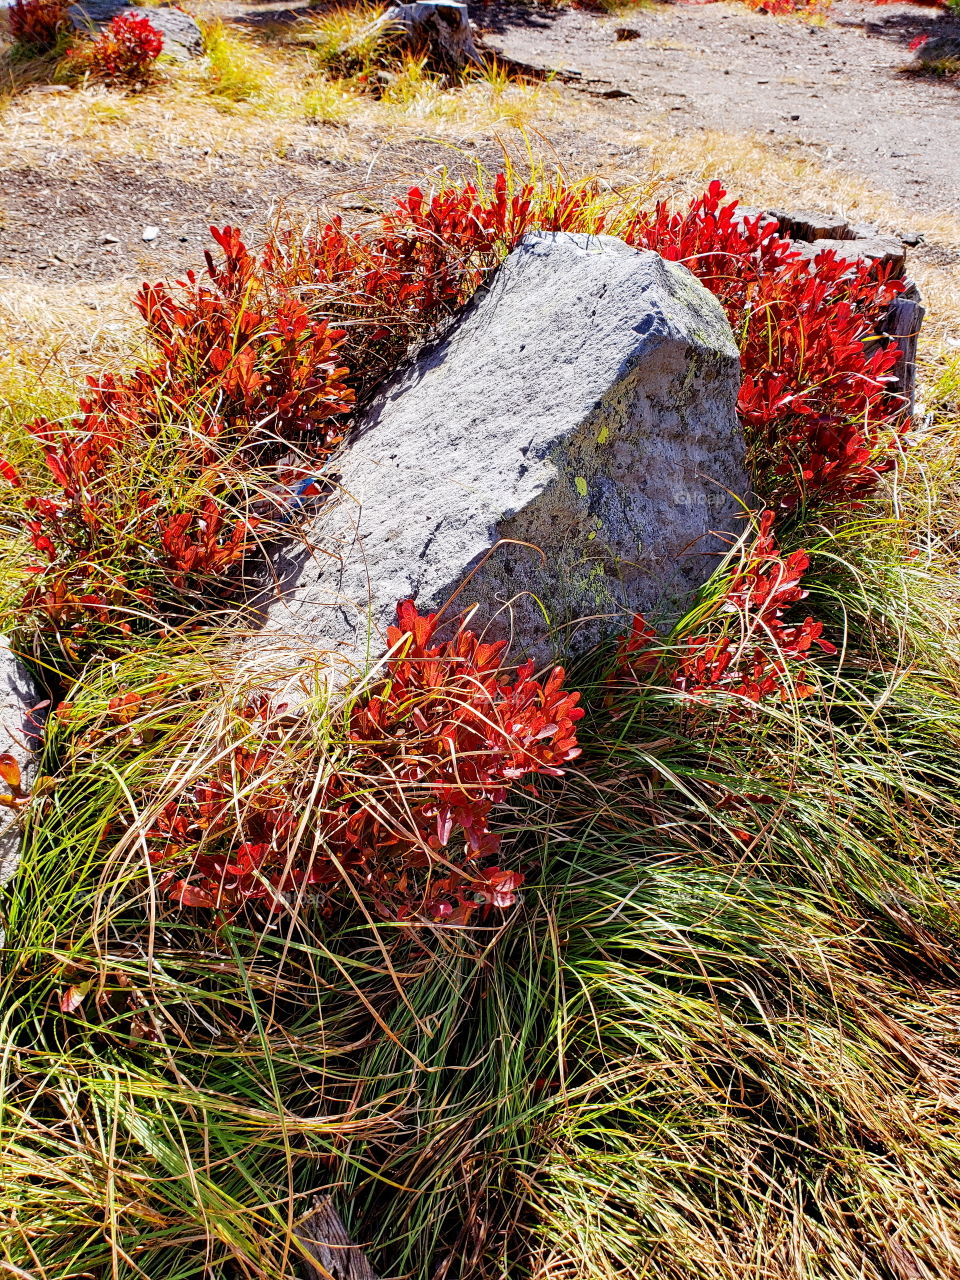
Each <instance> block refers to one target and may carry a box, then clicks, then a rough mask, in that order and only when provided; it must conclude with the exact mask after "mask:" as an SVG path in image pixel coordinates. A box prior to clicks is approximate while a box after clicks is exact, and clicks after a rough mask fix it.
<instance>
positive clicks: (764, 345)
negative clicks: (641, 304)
mask: <svg viewBox="0 0 960 1280" xmlns="http://www.w3.org/2000/svg"><path fill="white" fill-rule="evenodd" d="M624 238H625V239H627V240H628V241H629V242H630V243H631V244H635V245H637V246H638V247H643V248H648V249H655V250H656V252H657V253H659V254H661V255H662V256H663V257H665V258H669V259H672V260H674V261H678V262H682V263H683V264H684V265H685V266H687V267H689V269H690V270H691V271H692V272H693V273H694V275H696V276H698V277H699V278H700V279H701V280H702V281H703V283H704V284H705V285H706V286H707V288H708V289H710V290H711V292H713V293H715V294H716V295H717V297H718V298H719V299H720V301H721V303H722V304H723V306H724V309H725V310H726V312H727V316H728V318H729V320H730V324H731V326H732V328H733V331H734V334H736V335H738V339H739V343H740V358H741V364H742V366H743V386H742V388H741V392H740V401H739V410H740V417H741V421H742V423H743V429H744V434H745V436H746V439H747V443H748V446H749V448H750V453H751V461H752V464H753V472H754V477H755V480H756V483H757V487H758V489H759V490H760V491H761V492H762V493H763V496H764V497H765V498H767V499H768V500H769V501H771V502H775V503H778V504H783V505H786V506H796V505H797V504H798V503H800V502H804V501H807V502H811V501H812V502H824V501H829V502H840V503H851V502H858V501H860V500H862V499H863V498H864V497H865V496H866V495H867V494H869V492H870V491H871V490H872V489H873V488H874V487H875V485H876V483H877V480H878V478H879V477H880V476H881V475H882V474H884V473H885V472H886V471H889V470H890V468H891V467H892V466H893V465H894V455H893V451H892V448H893V445H894V444H895V442H896V439H897V437H898V435H899V434H901V433H902V431H903V430H904V429H905V428H906V425H907V422H906V415H905V413H904V409H903V405H902V403H901V402H900V401H899V400H898V399H897V398H896V397H895V396H893V395H891V394H890V391H889V388H888V383H889V377H890V371H891V369H892V368H893V366H894V365H895V364H896V361H897V355H898V351H897V348H896V347H895V346H893V345H892V344H891V345H884V344H882V343H881V342H879V341H878V340H877V325H878V323H879V321H880V319H881V318H882V316H883V315H884V313H885V312H886V310H887V308H888V307H889V306H890V303H891V302H892V301H893V299H894V298H895V297H896V296H897V294H899V293H900V292H901V291H902V290H903V287H904V286H903V282H902V281H900V280H894V279H891V278H890V274H889V271H887V270H884V269H877V268H876V267H874V266H872V265H871V264H869V263H866V262H855V263H851V262H849V261H847V260H845V259H841V258H838V257H837V255H836V254H835V253H834V252H833V251H831V250H826V251H824V252H823V253H820V254H818V255H817V256H816V258H815V259H814V260H813V261H811V260H810V259H806V258H801V257H800V256H799V254H798V253H797V252H796V250H794V249H793V248H792V247H791V245H790V242H789V241H788V240H785V239H783V238H782V237H781V236H780V235H779V233H778V229H777V223H776V222H775V221H774V220H773V219H772V218H770V217H769V216H768V215H766V214H762V213H760V214H754V215H751V216H744V215H742V214H741V213H740V211H739V209H738V206H737V202H736V201H735V200H727V199H726V192H725V191H724V189H723V187H722V186H721V184H720V183H719V182H712V183H711V184H710V186H709V188H708V190H707V192H706V193H705V194H704V195H703V196H701V197H700V198H699V199H698V200H694V201H693V202H692V203H691V205H690V207H689V209H688V210H687V211H686V213H683V214H680V213H673V212H671V211H670V209H669V208H668V207H667V206H666V205H665V204H659V205H657V207H656V209H655V210H654V211H653V213H643V214H640V215H639V217H638V218H637V219H636V220H635V221H634V222H633V224H632V225H631V226H630V227H629V228H628V230H627V232H626V234H625V237H624Z"/></svg>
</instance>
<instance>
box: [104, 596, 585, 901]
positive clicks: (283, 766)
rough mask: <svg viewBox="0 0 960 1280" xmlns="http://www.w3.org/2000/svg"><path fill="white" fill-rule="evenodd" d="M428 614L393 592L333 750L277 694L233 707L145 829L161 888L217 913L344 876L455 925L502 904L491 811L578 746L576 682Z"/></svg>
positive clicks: (510, 885)
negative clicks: (376, 663) (215, 757)
mask: <svg viewBox="0 0 960 1280" xmlns="http://www.w3.org/2000/svg"><path fill="white" fill-rule="evenodd" d="M436 627H437V619H436V617H435V616H434V615H432V614H430V615H427V616H425V617H421V616H420V615H419V614H418V613H417V611H416V609H415V607H414V606H413V603H412V602H411V601H405V602H403V603H401V604H400V605H399V606H398V609H397V626H396V627H395V628H392V629H391V630H390V632H389V634H388V639H389V642H390V645H391V648H392V655H393V656H391V657H390V658H389V659H388V660H387V662H386V675H385V678H384V680H383V681H382V682H381V683H380V685H379V686H378V687H377V688H375V689H374V690H372V692H371V693H369V694H367V695H366V696H364V697H363V698H362V699H360V700H359V701H358V703H357V704H356V706H355V707H354V709H353V711H352V712H351V714H350V720H349V744H350V749H349V753H347V754H344V756H343V757H342V758H339V757H338V758H335V759H331V760H324V761H318V760H317V758H316V755H315V752H316V748H315V739H314V735H313V734H312V733H311V732H310V729H309V726H306V728H305V730H304V731H303V732H302V733H299V734H298V733H297V731H296V728H295V727H293V728H292V727H291V724H290V722H289V721H288V720H287V719H285V717H284V711H285V707H283V706H276V705H273V704H271V703H270V702H269V700H267V699H266V698H260V699H255V700H253V701H251V702H250V703H249V704H248V705H247V706H246V707H245V708H244V710H243V712H242V716H243V718H244V719H245V721H246V722H247V724H248V726H249V732H248V733H246V734H244V735H242V737H241V741H240V742H238V743H237V744H236V745H235V746H234V747H233V748H232V750H230V751H227V752H221V753H219V763H218V764H217V766H216V767H215V768H214V769H213V770H212V771H211V772H210V773H209V774H208V775H207V776H205V777H204V778H203V779H202V780H201V781H199V782H197V783H196V784H194V785H193V786H192V787H191V789H190V791H189V792H188V793H187V794H186V795H185V796H182V797H180V798H179V799H177V800H171V801H170V802H169V803H168V804H167V805H166V806H165V807H164V809H163V810H162V811H161V812H160V814H159V815H158V817H157V819H156V822H155V824H154V826H153V828H152V830H151V831H150V832H149V833H148V840H149V842H150V845H151V850H152V852H151V857H152V859H153V861H154V862H155V863H156V864H158V866H159V867H160V868H161V877H160V882H159V883H160V886H161V887H162V888H163V889H165V890H166V892H167V893H168V894H169V895H170V897H171V898H172V899H173V900H174V901H176V902H179V903H181V904H183V905H185V906H199V907H208V908H215V909H217V910H220V911H223V912H225V913H227V914H233V913H235V912H236V911H238V910H239V909H240V908H242V907H243V906H244V905H245V904H247V903H262V904H264V905H266V906H268V907H270V908H272V909H276V908H277V907H279V905H280V904H281V900H282V899H283V898H285V897H286V898H293V897H296V895H298V894H300V893H304V892H305V893H309V894H310V895H311V896H312V897H313V899H314V900H315V901H318V902H319V903H321V904H322V905H323V907H324V908H325V909H326V910H332V909H333V908H334V907H335V905H336V904H337V902H347V903H349V902H350V901H351V899H352V892H351V889H352V890H353V891H355V892H356V893H357V894H359V895H360V897H361V899H362V900H363V901H364V902H365V903H366V904H367V907H368V909H370V910H372V911H374V912H375V913H376V914H378V915H380V916H382V917H383V918H386V919H396V920H404V919H421V920H422V919H427V920H433V921H446V922H449V923H455V924H466V923H468V922H469V921H470V919H471V917H472V916H473V915H474V914H475V913H476V912H477V911H478V910H479V909H483V908H486V907H489V906H496V907H505V906H509V905H510V904H511V903H512V901H513V898H514V892H515V890H516V889H517V888H518V887H519V885H520V884H521V883H522V880H523V877H522V875H521V874H520V873H519V872H516V871H506V870H503V869H502V868H500V867H499V866H497V865H496V863H495V862H493V861H492V860H494V859H496V857H497V854H498V852H499V848H500V838H499V837H498V836H497V835H496V833H495V832H493V831H492V830H491V827H490V821H491V814H492V810H493V808H494V806H495V805H497V804H500V803H502V802H503V800H504V799H505V798H506V795H507V792H508V791H509V789H510V788H511V787H513V786H515V785H516V784H517V783H518V782H519V781H520V779H522V778H524V777H526V776H528V775H532V774H548V775H552V776H559V775H560V774H561V773H562V771H563V769H562V766H563V765H564V764H566V763H567V762H568V761H570V760H572V759H574V758H575V757H576V756H577V755H578V754H579V750H578V747H577V740H576V731H575V725H576V722H577V721H578V720H579V719H580V717H581V716H582V715H583V712H582V711H581V709H580V708H579V707H578V706H577V701H578V697H579V695H578V694H576V693H566V692H564V690H563V688H562V683H563V670H562V668H559V667H558V668H556V669H555V670H554V671H553V672H552V674H551V675H550V676H549V677H548V679H547V680H546V681H545V682H544V683H541V682H540V681H538V680H535V679H533V666H532V664H529V665H527V666H524V667H521V668H520V669H519V670H517V671H516V672H514V673H512V675H509V674H507V673H505V672H504V670H503V668H502V662H503V658H504V648H505V645H504V644H503V643H497V644H485V643H483V642H482V641H480V640H479V639H478V638H477V636H475V635H474V634H473V633H472V632H470V631H467V630H464V629H462V628H461V629H460V630H459V631H458V632H457V633H456V635H455V636H454V637H453V638H452V639H451V640H449V641H446V642H440V643H436V644H433V643H432V641H433V640H434V636H435V631H436ZM116 714H117V716H118V717H120V716H125V717H127V718H129V702H128V700H123V701H122V702H120V701H119V700H118V705H117V713H116ZM122 722H123V723H126V720H124V721H122Z"/></svg>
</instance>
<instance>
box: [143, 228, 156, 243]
mask: <svg viewBox="0 0 960 1280" xmlns="http://www.w3.org/2000/svg"><path fill="white" fill-rule="evenodd" d="M159 234H160V228H159V227H144V228H143V239H144V240H146V241H147V243H148V244H149V242H150V241H151V240H156V238H157V236H158V235H159Z"/></svg>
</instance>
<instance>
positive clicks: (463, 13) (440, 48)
mask: <svg viewBox="0 0 960 1280" xmlns="http://www.w3.org/2000/svg"><path fill="white" fill-rule="evenodd" d="M371 37H372V38H374V39H376V38H378V37H379V38H382V39H384V40H385V41H387V42H390V43H393V44H396V45H397V46H399V47H400V48H402V50H403V52H405V53H409V54H412V55H413V56H414V57H426V58H427V61H428V63H429V65H430V66H431V67H432V68H433V69H434V70H435V71H442V72H446V73H448V74H454V75H460V74H462V73H463V72H464V71H466V70H467V68H468V67H482V66H483V57H482V56H481V54H480V51H479V49H478V48H477V46H476V44H475V42H474V39H473V28H472V27H471V25H470V18H469V15H468V13H467V6H466V5H465V4H461V3H458V2H457V0H420V2H419V3H415V4H395V5H392V6H391V7H390V8H389V9H387V10H385V12H384V13H383V14H382V15H381V16H380V17H379V18H377V19H376V21H375V22H373V23H372V24H371V25H370V26H369V27H367V28H366V30H365V31H363V32H362V34H361V35H360V36H359V37H358V38H357V40H356V41H355V43H356V44H358V45H359V44H366V43H367V42H368V41H369V40H370V39H371Z"/></svg>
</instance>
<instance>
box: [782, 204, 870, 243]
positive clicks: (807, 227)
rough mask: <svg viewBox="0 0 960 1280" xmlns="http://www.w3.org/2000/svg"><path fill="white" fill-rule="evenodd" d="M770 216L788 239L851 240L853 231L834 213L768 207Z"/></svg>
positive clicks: (808, 240)
mask: <svg viewBox="0 0 960 1280" xmlns="http://www.w3.org/2000/svg"><path fill="white" fill-rule="evenodd" d="M769 213H770V216H771V217H772V218H776V220H777V222H779V224H780V234H781V235H782V236H786V238H787V239H788V240H804V241H807V242H810V241H814V240H853V239H854V233H853V231H851V229H850V227H849V225H848V224H847V222H846V221H845V220H844V219H843V218H838V217H837V216H836V214H830V213H817V212H816V211H814V210H810V209H802V210H800V211H798V212H796V213H786V212H784V210H783V209H770V210H769Z"/></svg>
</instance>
